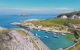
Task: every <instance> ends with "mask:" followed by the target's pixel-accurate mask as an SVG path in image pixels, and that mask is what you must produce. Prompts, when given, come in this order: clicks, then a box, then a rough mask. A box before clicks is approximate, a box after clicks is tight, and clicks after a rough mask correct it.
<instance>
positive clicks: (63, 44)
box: [29, 30, 74, 50]
mask: <svg viewBox="0 0 80 50" xmlns="http://www.w3.org/2000/svg"><path fill="white" fill-rule="evenodd" d="M29 31H30V32H32V33H33V34H34V36H35V35H36V34H37V35H38V36H39V38H40V39H41V40H42V41H43V42H44V43H45V44H46V45H47V46H48V47H49V48H50V49H51V50H56V49H58V48H63V49H66V48H68V47H70V46H72V45H73V44H74V42H73V41H70V40H68V39H67V38H65V37H64V36H63V35H62V34H60V33H57V34H54V33H52V32H46V31H38V30H29ZM46 35H47V36H48V38H45V36H46ZM55 36H58V38H55Z"/></svg>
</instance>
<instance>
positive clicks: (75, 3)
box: [0, 0, 80, 13]
mask: <svg viewBox="0 0 80 50" xmlns="http://www.w3.org/2000/svg"><path fill="white" fill-rule="evenodd" d="M79 9H80V0H0V11H1V12H2V11H12V12H15V11H16V10H17V11H18V12H19V11H21V12H25V11H27V12H29V11H35V12H37V11H39V12H42V11H44V12H53V11H54V12H56V13H57V12H63V11H64V12H67V11H73V10H79Z"/></svg>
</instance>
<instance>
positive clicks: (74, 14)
mask: <svg viewBox="0 0 80 50" xmlns="http://www.w3.org/2000/svg"><path fill="white" fill-rule="evenodd" d="M64 16H66V18H71V19H80V11H75V12H71V13H63V14H60V15H58V16H57V17H58V18H64Z"/></svg>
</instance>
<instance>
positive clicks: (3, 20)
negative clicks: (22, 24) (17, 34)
mask: <svg viewBox="0 0 80 50" xmlns="http://www.w3.org/2000/svg"><path fill="white" fill-rule="evenodd" d="M54 17H56V15H28V16H19V15H0V26H2V27H7V28H16V27H17V28H18V26H13V25H11V24H10V23H12V22H19V21H23V20H28V19H49V18H54Z"/></svg>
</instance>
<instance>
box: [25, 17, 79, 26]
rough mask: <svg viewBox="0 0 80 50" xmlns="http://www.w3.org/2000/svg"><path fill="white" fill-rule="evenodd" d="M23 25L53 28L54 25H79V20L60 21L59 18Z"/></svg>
mask: <svg viewBox="0 0 80 50" xmlns="http://www.w3.org/2000/svg"><path fill="white" fill-rule="evenodd" d="M24 22H25V23H27V22H28V23H33V24H34V25H37V24H41V25H43V26H54V25H64V23H66V22H70V23H73V24H80V20H78V19H61V18H53V19H47V20H42V21H24Z"/></svg>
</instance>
